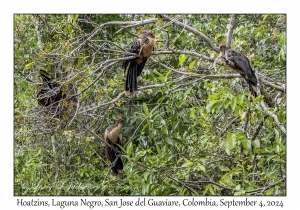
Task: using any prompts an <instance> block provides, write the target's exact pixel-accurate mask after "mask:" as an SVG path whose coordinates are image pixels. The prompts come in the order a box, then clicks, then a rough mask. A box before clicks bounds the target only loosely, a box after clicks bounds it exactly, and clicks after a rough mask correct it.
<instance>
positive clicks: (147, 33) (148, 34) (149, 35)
mask: <svg viewBox="0 0 300 210" xmlns="http://www.w3.org/2000/svg"><path fill="white" fill-rule="evenodd" d="M143 34H144V36H146V37H151V38H153V39H154V38H155V36H154V34H153V32H152V31H151V30H149V31H144V32H143Z"/></svg>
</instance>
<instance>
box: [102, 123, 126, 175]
mask: <svg viewBox="0 0 300 210" xmlns="http://www.w3.org/2000/svg"><path fill="white" fill-rule="evenodd" d="M123 123H124V120H123V119H122V118H119V119H118V121H117V123H116V124H115V125H111V126H108V127H107V128H106V130H105V134H104V139H105V151H106V156H107V158H108V159H109V161H110V163H111V169H112V172H113V175H114V176H117V175H118V174H119V173H122V172H123V162H122V159H121V156H120V155H121V149H120V147H119V146H118V145H117V144H119V145H120V144H121V143H122V134H121V130H122V126H123Z"/></svg>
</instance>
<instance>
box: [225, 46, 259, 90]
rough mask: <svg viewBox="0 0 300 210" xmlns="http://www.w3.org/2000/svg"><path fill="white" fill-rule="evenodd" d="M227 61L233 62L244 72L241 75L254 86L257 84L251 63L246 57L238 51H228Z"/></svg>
mask: <svg viewBox="0 0 300 210" xmlns="http://www.w3.org/2000/svg"><path fill="white" fill-rule="evenodd" d="M227 59H228V60H229V61H231V62H233V64H234V67H235V68H237V69H240V70H241V71H242V72H241V73H243V74H244V75H245V77H246V79H248V80H250V81H251V82H253V83H254V84H256V83H257V80H256V78H255V75H254V73H253V71H252V68H251V65H250V61H249V59H248V58H247V57H246V56H245V55H243V54H242V53H240V52H238V51H236V50H228V52H227Z"/></svg>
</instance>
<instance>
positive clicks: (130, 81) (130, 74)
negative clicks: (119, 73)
mask: <svg viewBox="0 0 300 210" xmlns="http://www.w3.org/2000/svg"><path fill="white" fill-rule="evenodd" d="M125 91H129V92H134V91H137V64H136V63H134V62H131V63H130V64H129V67H128V70H127V76H126V81H125Z"/></svg>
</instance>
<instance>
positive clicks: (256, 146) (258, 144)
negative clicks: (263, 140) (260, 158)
mask: <svg viewBox="0 0 300 210" xmlns="http://www.w3.org/2000/svg"><path fill="white" fill-rule="evenodd" d="M252 146H253V147H254V148H260V141H259V140H257V139H256V140H254V141H252Z"/></svg>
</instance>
